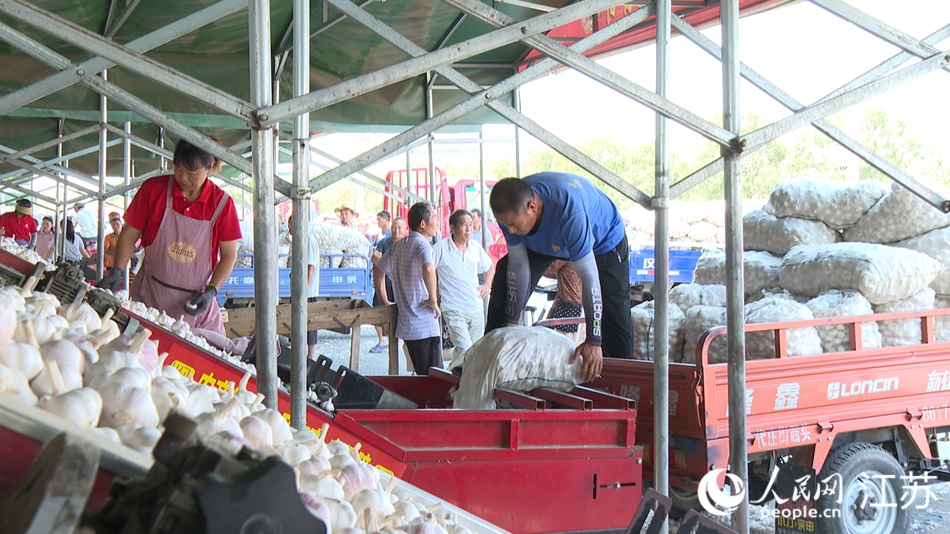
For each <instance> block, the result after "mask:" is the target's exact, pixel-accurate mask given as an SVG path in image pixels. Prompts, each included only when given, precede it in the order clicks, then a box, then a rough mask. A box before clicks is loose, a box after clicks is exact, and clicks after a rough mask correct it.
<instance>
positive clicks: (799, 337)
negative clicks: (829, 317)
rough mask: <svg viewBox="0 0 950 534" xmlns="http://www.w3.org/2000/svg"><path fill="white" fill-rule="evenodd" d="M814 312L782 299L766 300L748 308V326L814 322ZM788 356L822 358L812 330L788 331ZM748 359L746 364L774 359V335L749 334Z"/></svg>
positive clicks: (747, 339)
mask: <svg viewBox="0 0 950 534" xmlns="http://www.w3.org/2000/svg"><path fill="white" fill-rule="evenodd" d="M814 318H815V316H814V315H812V314H811V310H809V309H808V307H807V306H805V305H804V304H799V303H798V302H795V301H794V300H789V299H786V298H781V297H767V298H764V299H762V300H759V301H756V302H753V303H750V304H746V306H745V322H746V324H761V323H778V322H784V321H807V320H810V319H814ZM786 339H787V341H788V355H789V356H808V355H810V354H821V338H819V337H818V331H816V330H815V327H813V326H806V327H803V328H790V329H788V330H786ZM745 353H746V354H745V357H746V359H747V360H768V359H772V358H775V333H774V332H771V331H770V332H748V333H746V335H745Z"/></svg>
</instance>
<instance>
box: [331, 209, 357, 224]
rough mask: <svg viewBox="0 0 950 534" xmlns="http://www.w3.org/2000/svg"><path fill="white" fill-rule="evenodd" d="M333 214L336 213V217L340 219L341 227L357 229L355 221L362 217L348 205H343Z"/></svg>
mask: <svg viewBox="0 0 950 534" xmlns="http://www.w3.org/2000/svg"><path fill="white" fill-rule="evenodd" d="M333 213H336V216H337V217H339V218H340V226H343V227H345V228H353V229H356V225H355V224H354V221H356V219H359V217H360V214H359V213H357V212H356V210H354V209H353V208H351V207H349V206H347V205H346V204H343V205H342V206H340V207H339V208H337V209H335V210H333Z"/></svg>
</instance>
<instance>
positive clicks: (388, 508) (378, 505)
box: [343, 485, 396, 521]
mask: <svg viewBox="0 0 950 534" xmlns="http://www.w3.org/2000/svg"><path fill="white" fill-rule="evenodd" d="M343 487H344V491H346V485H344V486H343ZM350 504H352V505H353V511H355V512H356V515H357V517H359V516H361V515H363V512H364V511H366V510H367V509H368V510H371V511H372V512H373V513H374V514H376V520H377V521H378V520H380V519H382V516H383V515H390V514H392V513H394V512H395V511H396V509H395V508H394V507H393V503H392V502H391V501H390V500H389V494H388V493H386V492H385V491H383V490H381V489H379V488H366V489H364V490H361V491H360V492H359V493H357V494H356V495H353V497H352V498H351V499H350Z"/></svg>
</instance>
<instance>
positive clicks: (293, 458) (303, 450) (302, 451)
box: [277, 442, 310, 467]
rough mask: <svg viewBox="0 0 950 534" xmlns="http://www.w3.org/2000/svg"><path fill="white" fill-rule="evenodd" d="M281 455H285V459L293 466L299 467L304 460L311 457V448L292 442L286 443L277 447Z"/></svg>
mask: <svg viewBox="0 0 950 534" xmlns="http://www.w3.org/2000/svg"><path fill="white" fill-rule="evenodd" d="M277 450H278V452H280V455H281V456H283V458H284V460H286V461H287V463H288V464H290V465H291V467H297V466H298V465H300V464H301V463H302V462H306V461H307V460H309V459H310V449H308V448H307V447H304V446H303V445H297V444H294V443H292V442H289V443H285V444H284V445H283V446H281V447H277Z"/></svg>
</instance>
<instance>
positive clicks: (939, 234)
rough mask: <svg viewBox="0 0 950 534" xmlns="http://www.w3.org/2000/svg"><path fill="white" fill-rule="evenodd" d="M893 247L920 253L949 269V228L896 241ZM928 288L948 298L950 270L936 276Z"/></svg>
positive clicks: (949, 294)
mask: <svg viewBox="0 0 950 534" xmlns="http://www.w3.org/2000/svg"><path fill="white" fill-rule="evenodd" d="M894 246H897V247H903V248H909V249H911V250H916V251H917V252H922V253H924V254H926V255H928V256H930V257H931V258H933V259H935V260H937V261H939V262H940V263H942V264H943V265H944V266H945V267H950V228H938V229H937V230H931V231H929V232H927V233H926V234H923V235H919V236H917V237H912V238H910V239H905V240H903V241H898V242H897V243H894ZM930 288H931V289H933V290H934V291H935V292H936V293H937V294H938V295H948V296H950V269H947V270H945V271H943V272H942V273H940V274H939V275H937V278H935V279H934V281H933V282H931V283H930Z"/></svg>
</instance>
